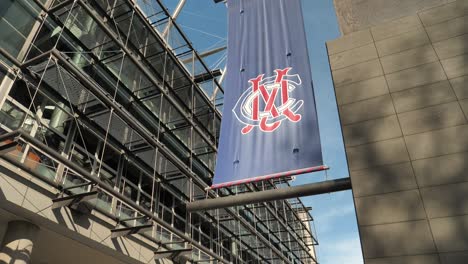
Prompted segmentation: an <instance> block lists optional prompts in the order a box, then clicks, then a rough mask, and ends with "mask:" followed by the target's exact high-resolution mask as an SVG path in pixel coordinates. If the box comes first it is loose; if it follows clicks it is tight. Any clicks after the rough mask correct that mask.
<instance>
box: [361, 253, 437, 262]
mask: <svg viewBox="0 0 468 264" xmlns="http://www.w3.org/2000/svg"><path fill="white" fill-rule="evenodd" d="M366 264H440V262H439V256H438V255H437V254H432V255H419V256H405V257H393V258H379V259H367V260H366Z"/></svg>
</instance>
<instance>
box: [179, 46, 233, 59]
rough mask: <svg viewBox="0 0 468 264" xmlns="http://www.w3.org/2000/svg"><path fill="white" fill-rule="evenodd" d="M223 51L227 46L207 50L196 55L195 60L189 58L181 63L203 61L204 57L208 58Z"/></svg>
mask: <svg viewBox="0 0 468 264" xmlns="http://www.w3.org/2000/svg"><path fill="white" fill-rule="evenodd" d="M225 49H227V46H222V47H218V48H214V49H210V50H207V51H205V52H202V53H200V54H198V57H195V58H192V57H190V58H187V59H184V60H182V62H183V63H190V62H192V60H198V59H203V58H205V57H208V56H211V55H213V54H216V53H218V52H221V51H223V50H225Z"/></svg>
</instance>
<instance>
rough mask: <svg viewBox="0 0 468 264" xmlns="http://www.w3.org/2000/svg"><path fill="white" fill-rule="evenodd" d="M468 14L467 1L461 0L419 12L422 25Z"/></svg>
mask: <svg viewBox="0 0 468 264" xmlns="http://www.w3.org/2000/svg"><path fill="white" fill-rule="evenodd" d="M465 14H468V2H467V1H464V0H461V1H455V2H453V3H449V4H446V5H442V6H439V7H435V8H431V9H429V10H427V11H423V12H420V13H419V17H420V18H421V21H422V22H423V24H424V26H430V25H434V24H437V23H441V22H444V21H447V20H451V19H453V18H457V17H461V16H463V15H465Z"/></svg>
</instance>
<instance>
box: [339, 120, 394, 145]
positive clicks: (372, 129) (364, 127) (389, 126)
mask: <svg viewBox="0 0 468 264" xmlns="http://www.w3.org/2000/svg"><path fill="white" fill-rule="evenodd" d="M343 136H344V141H345V144H346V145H347V146H355V145H360V144H364V143H369V142H375V141H381V140H385V139H391V138H396V137H401V129H400V125H399V124H398V119H397V117H396V115H392V116H388V117H383V118H379V119H372V120H369V121H364V122H361V123H355V124H352V125H347V126H343Z"/></svg>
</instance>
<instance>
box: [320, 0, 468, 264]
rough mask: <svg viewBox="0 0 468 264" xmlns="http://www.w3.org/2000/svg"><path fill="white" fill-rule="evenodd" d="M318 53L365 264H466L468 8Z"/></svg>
mask: <svg viewBox="0 0 468 264" xmlns="http://www.w3.org/2000/svg"><path fill="white" fill-rule="evenodd" d="M429 2H430V1H429ZM327 47H328V53H329V59H330V66H331V69H332V74H333V79H334V85H335V92H336V97H337V103H338V105H339V113H340V120H341V126H342V129H343V135H344V141H345V147H346V153H347V158H348V163H349V170H350V175H351V180H352V184H353V192H354V199H355V205H356V210H357V216H358V223H359V230H360V235H361V240H362V246H363V253H364V258H365V260H366V263H367V264H390V263H392V264H393V263H408V264H416V263H418V264H419V263H426V264H462V263H467V259H468V195H467V193H468V122H467V117H468V0H460V1H456V2H452V3H449V4H446V5H442V6H438V7H435V8H432V9H427V10H424V11H421V12H418V13H417V14H415V15H412V16H407V17H403V18H400V19H397V20H394V21H391V22H388V23H384V24H380V25H377V26H374V27H370V28H368V29H365V30H362V31H358V32H354V33H351V34H348V35H345V36H344V37H342V38H340V39H337V40H334V41H330V42H329V43H327Z"/></svg>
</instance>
